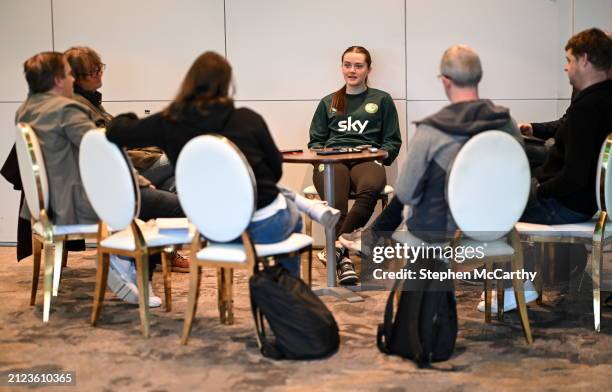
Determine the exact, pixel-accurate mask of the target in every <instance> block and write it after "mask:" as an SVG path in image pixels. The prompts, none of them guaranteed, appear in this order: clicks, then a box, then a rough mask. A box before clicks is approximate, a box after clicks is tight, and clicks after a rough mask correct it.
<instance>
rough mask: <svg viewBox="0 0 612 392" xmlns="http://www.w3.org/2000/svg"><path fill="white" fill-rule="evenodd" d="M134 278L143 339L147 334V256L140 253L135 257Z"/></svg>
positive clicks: (148, 334)
mask: <svg viewBox="0 0 612 392" xmlns="http://www.w3.org/2000/svg"><path fill="white" fill-rule="evenodd" d="M136 277H137V283H138V310H139V313H140V326H141V328H142V335H143V336H144V337H145V338H148V337H149V336H150V333H149V313H150V312H149V255H148V254H147V253H141V254H140V255H139V256H137V257H136Z"/></svg>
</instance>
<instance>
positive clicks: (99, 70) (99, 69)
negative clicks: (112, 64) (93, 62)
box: [87, 63, 106, 76]
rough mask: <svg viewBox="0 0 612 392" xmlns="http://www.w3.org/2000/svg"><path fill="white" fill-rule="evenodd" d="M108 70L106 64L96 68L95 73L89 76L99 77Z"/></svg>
mask: <svg viewBox="0 0 612 392" xmlns="http://www.w3.org/2000/svg"><path fill="white" fill-rule="evenodd" d="M105 69H106V64H104V63H102V64H100V65H99V66H97V67H96V68H94V70H93V72H91V73H88V74H87V76H97V75H100V74H101V73H102V72H104V70H105Z"/></svg>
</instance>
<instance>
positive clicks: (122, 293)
mask: <svg viewBox="0 0 612 392" xmlns="http://www.w3.org/2000/svg"><path fill="white" fill-rule="evenodd" d="M116 258H117V256H116V255H111V257H110V259H111V262H110V268H109V269H108V280H107V283H108V287H109V288H110V289H111V291H112V292H113V294H115V295H116V296H117V297H118V298H119V299H121V300H122V301H125V302H128V303H131V304H133V303H136V304H137V303H138V288H137V287H136V285H135V284H134V283H132V282H130V281H129V280H128V279H127V278H126V277H125V276H124V275H123V274H122V273H121V272H120V270H117V269H116V266H117V265H118V263H116V262H115V263H113V259H115V261H116Z"/></svg>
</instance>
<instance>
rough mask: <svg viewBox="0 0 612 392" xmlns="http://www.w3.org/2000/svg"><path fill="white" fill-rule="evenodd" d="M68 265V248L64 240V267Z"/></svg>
mask: <svg viewBox="0 0 612 392" xmlns="http://www.w3.org/2000/svg"><path fill="white" fill-rule="evenodd" d="M67 266H68V248H67V247H66V242H65V241H64V246H63V247H62V268H66V267H67Z"/></svg>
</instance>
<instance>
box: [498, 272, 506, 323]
mask: <svg viewBox="0 0 612 392" xmlns="http://www.w3.org/2000/svg"><path fill="white" fill-rule="evenodd" d="M504 294H505V289H504V281H503V279H498V280H497V319H498V320H499V321H504Z"/></svg>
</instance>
